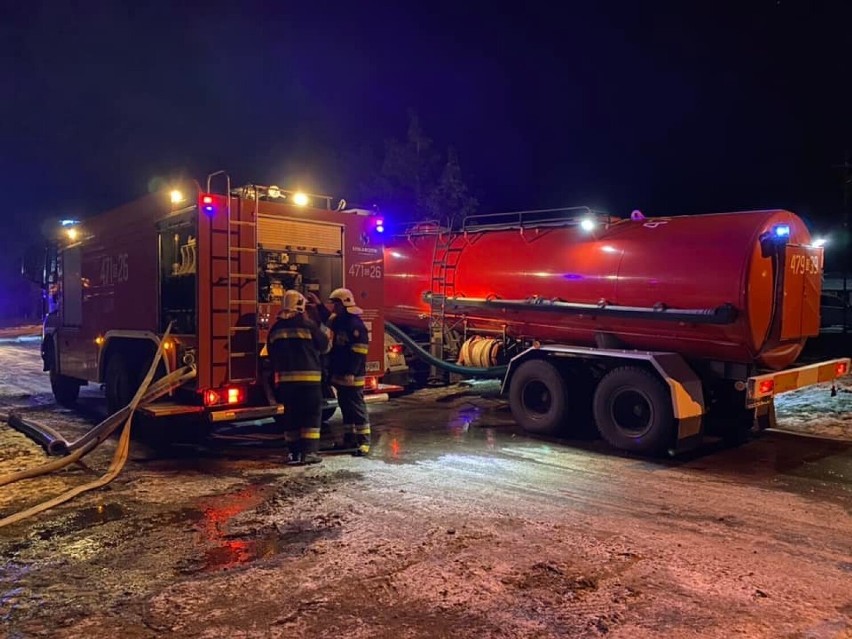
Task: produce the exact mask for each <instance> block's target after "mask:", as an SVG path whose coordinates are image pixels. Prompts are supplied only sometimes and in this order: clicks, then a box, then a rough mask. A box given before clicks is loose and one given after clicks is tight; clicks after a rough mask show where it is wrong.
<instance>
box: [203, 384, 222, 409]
mask: <svg viewBox="0 0 852 639" xmlns="http://www.w3.org/2000/svg"><path fill="white" fill-rule="evenodd" d="M221 401H222V397H221V396H220V395H219V393H217V392H216V391H214V390H213V389H212V388H211V389H210V390H208V391H205V393H204V405H205V406H214V405H216V404H218V403H220V402H221Z"/></svg>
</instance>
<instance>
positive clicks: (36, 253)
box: [21, 245, 47, 288]
mask: <svg viewBox="0 0 852 639" xmlns="http://www.w3.org/2000/svg"><path fill="white" fill-rule="evenodd" d="M46 262H47V249H46V248H45V247H44V246H40V245H31V246H29V247H27V249H26V251H24V256H23V258H22V259H21V275H23V276H24V277H25V278H26V279H27V280H29V281H30V282H33V283H34V284H38V285H39V286H41V287H42V288H44V285H45V281H44V269H45V266H46Z"/></svg>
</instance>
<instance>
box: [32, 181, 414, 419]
mask: <svg viewBox="0 0 852 639" xmlns="http://www.w3.org/2000/svg"><path fill="white" fill-rule="evenodd" d="M214 178H216V180H217V181H218V182H222V183H224V184H223V186H224V190H222V188H221V186H220V190H219V192H215V189H213V188H212V184H211V183H212V181H213V180H214ZM383 232H384V222H383V220H382V218H381V217H380V216H379V215H378V214H376V213H375V212H373V211H365V210H357V209H347V207H346V203H345V201H343V200H340V201H339V202H334V201H333V199H332V198H331V197H329V196H324V195H312V194H307V193H300V192H292V191H287V190H284V189H279V188H277V187H275V186H259V185H256V184H250V185H247V186H244V187H240V188H232V187H231V184H230V179H229V178H228V176H227V175H226V174H224V173H223V172H219V173H214V174H211V175H210V176H208V179H207V185H206V188H203V189H202V188H201V187H200V185H199V184H198V183H196V182H186V183H182V184H179V185H174V186H173V187H172V188H170V189H167V190H163V191H158V192H155V193H151V194H149V195H147V196H145V197H142V198H140V199H138V200H136V201H134V202H131V203H129V204H127V205H125V206H121V207H119V208H117V209H114V210H112V211H109V212H106V213H103V214H101V215H97V216H94V217H91V218H88V219H85V220H83V221H81V222H71V221H68V222H66V226H65V227H64V228H63V229H62V233H61V237H62V239H61V241H59V242H56V243H54V244H53V250H49V251H48V256H47V260H46V264H45V269H44V279H43V282H44V284H45V295H46V300H47V309H46V310H47V312H46V317H45V321H44V332H43V341H42V358H43V360H44V370H45V371H48V372H49V373H50V380H51V385H52V388H53V392H54V395H55V396H56V399H57V401H58V402H59V403H61V404H63V405H66V406H67V405H70V404H73V403H74V402H75V401H76V399H77V397H78V394H79V391H80V387H81V386H84V385H86V384H90V383H95V384H102V385H103V387H104V389H105V393H106V399H107V404H108V408H109V410H110V412H114V411H116V410H118V409H120V408H121V407H123V406H125V405H127V404H128V403H129V401H130V399H131V398H132V396H133V394H134V393H135V391H136V390H137V388H138V386H139V384H140V383H141V381H142V377H143V376H144V373H145V371H146V370H147V369H148V368H149V366H150V363H151V361H152V358H153V356H154V354H155V352H156V349H157V347H158V346H159V344H160V342H161V340H162V339H163V334H164V332H165V331H166V328H167V327H168V326H169V325H171V334H170V337H169V338H168V340H167V342H166V343H165V344H164V345H163V349H164V354H165V355H164V358H163V359H164V361H163V363H162V364H161V370H160V373H161V374H165V372H166V371H169V370H175V369H176V368H177V367H179V366H185V365H190V366H193V367H194V368H195V370H196V376H195V379H194V380H193V381H192V382H190V383H188V384H186V385H184V386H183V387H181V388H179V389H178V390H177V391H175V392H174V393H172V396H170V397H167V398H165V399H164V400H162V401H160V402H157V403H153V404H149V405H147V406H144V407H142V408H140V410H141V411H142V412H143V413H145V414H147V415H148V416H150V417H170V416H175V415H197V416H198V417H199V418H202V419H203V420H206V421H207V422H226V421H240V420H249V419H261V418H267V417H273V416H275V415H276V414H280V413H282V412H283V411H284V410H286V407H282V406H280V405H278V404H276V402H275V400H274V397H273V395H272V392H271V386H270V375H269V366H268V361H267V358H266V353H265V349H264V345H265V343H266V337H267V332H268V329H269V326H270V324H271V323H273V322H274V321H275V316H276V314H277V313H278V310H279V309H280V305H281V304H280V303H281V300H282V296H283V294H284V291H286V290H288V289H296V290H299V291H301V292H303V293H308V292H313V293H315V294H316V295H318V296H319V297H320V299H322V300H325V299H327V298H328V295H329V294H330V293H331V291H332V290H334V289H335V288H338V287H341V286H345V287H347V288H349V289H351V290H352V292H353V293H354V295H355V297H356V299H357V300H358V304H359V305H360V306H361V307H362V308H363V309H364V315H363V319H364V321H365V323H366V325H367V328H368V329H369V330H370V347H369V353H368V356H367V375H368V379H367V382H366V392H367V398H368V401H381V400H384V399H387V392H388V391H393V390H397V389H396V388H388V387H385V386H383V385H381V384H380V379H381V376H382V375H383V373H384V372H385V368H386V367H385V355H386V353H385V350H386V345H385V338H384V322H383V317H382V308H383V282H382V277H383V251H382V234H383ZM326 397H327V404H326V409H325V411H324V417H325V418H329V417H330V416H331V414H333V412H334V410H335V406H336V402H335V401H334V397H333V392H332V391H331V389H330V387H327V388H326Z"/></svg>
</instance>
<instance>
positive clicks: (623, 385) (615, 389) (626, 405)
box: [594, 366, 675, 454]
mask: <svg viewBox="0 0 852 639" xmlns="http://www.w3.org/2000/svg"><path fill="white" fill-rule="evenodd" d="M594 415H595V424H596V425H597V427H598V431H600V434H601V436H602V437H603V438H604V439H605V440H606V441H607V442H609V443H610V444H611V445H612V446H614V447H616V448H620V449H622V450H628V451H631V452H634V453H643V454H657V453H660V452H662V451H663V450H665V449H666V447H667V446H668V445H669V444H670V442H671V437H672V435H673V433H674V427H675V420H674V412H673V410H672V400H671V395H670V392H669V389H668V387H667V386H666V385H665V384H664V383H663V381H662V380H661V379H659V378H658V377H657V376H655V375H654V374H653V373H651V372H650V371H647V370H645V369H644V368H638V367H636V366H624V367H622V368H616V369H614V370H612V371H610V372H609V373H607V374H606V376H604V378H603V379H602V380H601V381H600V383H599V384H598V387H597V389H596V390H595V398H594Z"/></svg>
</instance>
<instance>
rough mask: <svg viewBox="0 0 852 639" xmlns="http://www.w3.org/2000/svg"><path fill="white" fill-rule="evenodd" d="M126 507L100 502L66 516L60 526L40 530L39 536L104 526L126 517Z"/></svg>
mask: <svg viewBox="0 0 852 639" xmlns="http://www.w3.org/2000/svg"><path fill="white" fill-rule="evenodd" d="M124 515H125V511H124V508H122V507H121V506H119V505H118V504H98V505H97V506H92V507H90V508H83V509H81V510H78V511H77V512H76V513H73V514H71V515H69V516H68V517H67V518H64V519H63V520H62V522H61V523H60V524H59V525H58V526H50V527H48V528H45V529H44V530H42V531H40V532H39V533H38V534H37V536H38V537H39V539H50V538H51V537H55V536H56V534H57V533H58V532H59V531H60V530H61V531H62V532H63V533H68V532H75V531H78V530H83V529H84V528H91V527H92V526H102V525H103V524H105V523H107V522H110V521H116V520H118V519H121V518H122V517H124Z"/></svg>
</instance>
